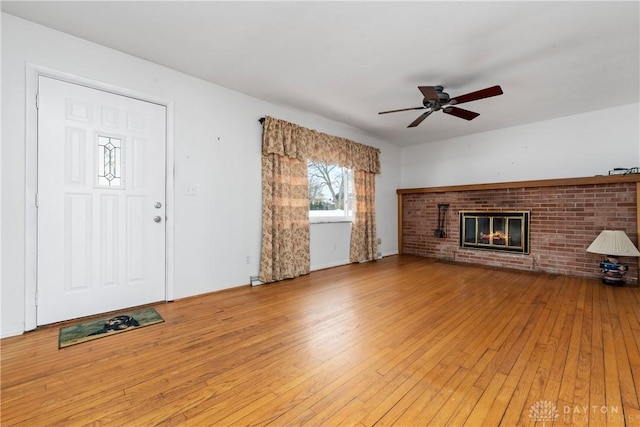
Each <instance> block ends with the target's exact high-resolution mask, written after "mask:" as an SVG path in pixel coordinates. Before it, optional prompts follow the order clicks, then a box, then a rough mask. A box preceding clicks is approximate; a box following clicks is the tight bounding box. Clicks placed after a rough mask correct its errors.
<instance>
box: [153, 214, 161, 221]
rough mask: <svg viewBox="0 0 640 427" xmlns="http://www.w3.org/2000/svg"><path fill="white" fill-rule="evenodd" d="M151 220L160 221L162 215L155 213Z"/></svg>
mask: <svg viewBox="0 0 640 427" xmlns="http://www.w3.org/2000/svg"><path fill="white" fill-rule="evenodd" d="M153 221H154V222H160V221H162V217H161V216H160V215H156V216H154V217H153Z"/></svg>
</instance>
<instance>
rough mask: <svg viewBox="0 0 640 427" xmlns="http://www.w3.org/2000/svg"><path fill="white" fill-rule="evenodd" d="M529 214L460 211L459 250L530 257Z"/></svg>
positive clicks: (524, 212)
mask: <svg viewBox="0 0 640 427" xmlns="http://www.w3.org/2000/svg"><path fill="white" fill-rule="evenodd" d="M530 216H531V213H530V212H529V211H492V212H477V211H474V212H470V211H460V247H462V248H470V249H485V250H494V251H502V252H514V253H520V254H528V253H529V217H530Z"/></svg>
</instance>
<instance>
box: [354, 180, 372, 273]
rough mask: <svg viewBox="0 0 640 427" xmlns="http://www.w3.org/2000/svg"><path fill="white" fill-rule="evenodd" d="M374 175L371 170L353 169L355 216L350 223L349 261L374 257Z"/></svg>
mask: <svg viewBox="0 0 640 427" xmlns="http://www.w3.org/2000/svg"><path fill="white" fill-rule="evenodd" d="M375 178H376V175H375V174H374V173H373V172H367V171H364V170H355V171H354V172H353V185H354V187H355V215H354V216H355V217H354V219H353V224H351V251H350V256H349V258H350V261H351V262H361V261H370V260H373V259H376V258H377V256H378V237H377V235H376V209H375V204H376V200H375V195H376V180H375Z"/></svg>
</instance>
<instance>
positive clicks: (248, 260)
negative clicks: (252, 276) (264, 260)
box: [244, 255, 251, 264]
mask: <svg viewBox="0 0 640 427" xmlns="http://www.w3.org/2000/svg"><path fill="white" fill-rule="evenodd" d="M244 263H245V264H251V256H250V255H247V258H246V259H245V261H244Z"/></svg>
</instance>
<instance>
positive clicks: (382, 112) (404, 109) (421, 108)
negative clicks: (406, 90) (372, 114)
mask: <svg viewBox="0 0 640 427" xmlns="http://www.w3.org/2000/svg"><path fill="white" fill-rule="evenodd" d="M424 109H425V107H411V108H401V109H400V110H389V111H381V112H379V113H378V114H387V113H397V112H398V111H409V110H424Z"/></svg>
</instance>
